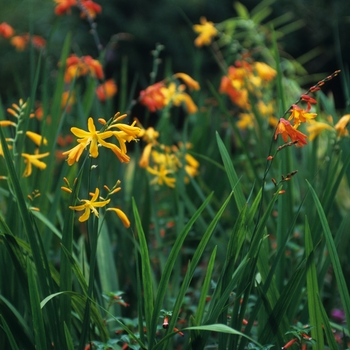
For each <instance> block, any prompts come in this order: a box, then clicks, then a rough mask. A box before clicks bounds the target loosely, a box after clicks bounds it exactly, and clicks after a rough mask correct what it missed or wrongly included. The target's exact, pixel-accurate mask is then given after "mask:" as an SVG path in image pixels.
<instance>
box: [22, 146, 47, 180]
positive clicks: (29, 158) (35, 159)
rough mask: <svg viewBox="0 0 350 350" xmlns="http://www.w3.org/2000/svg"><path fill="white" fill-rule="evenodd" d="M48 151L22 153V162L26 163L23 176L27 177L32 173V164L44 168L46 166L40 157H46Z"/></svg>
mask: <svg viewBox="0 0 350 350" xmlns="http://www.w3.org/2000/svg"><path fill="white" fill-rule="evenodd" d="M49 154H50V153H49V152H46V153H42V154H28V153H22V157H23V158H24V163H25V164H26V168H25V170H24V173H23V176H24V177H28V176H30V175H31V173H32V165H34V166H36V167H37V168H39V169H41V170H44V169H45V168H46V164H45V163H44V162H42V161H41V160H39V159H41V158H44V157H47V156H48V155H49Z"/></svg>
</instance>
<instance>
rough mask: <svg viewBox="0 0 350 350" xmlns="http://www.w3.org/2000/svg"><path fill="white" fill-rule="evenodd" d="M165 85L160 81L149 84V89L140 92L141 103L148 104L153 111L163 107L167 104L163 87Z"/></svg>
mask: <svg viewBox="0 0 350 350" xmlns="http://www.w3.org/2000/svg"><path fill="white" fill-rule="evenodd" d="M164 87H165V85H164V83H163V82H159V83H156V84H153V85H151V86H149V87H148V88H147V89H145V90H142V91H141V92H140V97H139V99H140V103H141V104H143V105H144V106H146V107H147V108H148V109H149V110H150V111H151V112H155V111H156V110H159V109H162V108H163V107H165V106H166V99H165V96H164V94H163V93H162V92H161V89H162V88H164Z"/></svg>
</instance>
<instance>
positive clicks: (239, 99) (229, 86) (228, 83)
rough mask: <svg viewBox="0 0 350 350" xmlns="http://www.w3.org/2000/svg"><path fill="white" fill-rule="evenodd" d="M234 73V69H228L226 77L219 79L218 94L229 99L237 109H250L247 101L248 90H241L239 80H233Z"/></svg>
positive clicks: (241, 86)
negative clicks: (224, 95)
mask: <svg viewBox="0 0 350 350" xmlns="http://www.w3.org/2000/svg"><path fill="white" fill-rule="evenodd" d="M234 71H236V68H235V67H232V66H231V67H229V74H228V76H224V77H222V78H221V83H220V87H219V92H220V93H221V94H226V95H228V96H229V97H230V99H231V101H232V102H233V103H234V104H236V105H237V106H238V107H241V108H243V109H250V105H249V101H248V90H247V89H244V88H243V84H242V81H241V80H238V79H235V78H233V76H232V75H231V73H232V72H234Z"/></svg>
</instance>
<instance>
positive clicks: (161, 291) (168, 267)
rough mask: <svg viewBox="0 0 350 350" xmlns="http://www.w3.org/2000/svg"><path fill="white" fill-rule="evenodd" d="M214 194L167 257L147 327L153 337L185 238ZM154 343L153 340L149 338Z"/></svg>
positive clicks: (209, 197)
mask: <svg viewBox="0 0 350 350" xmlns="http://www.w3.org/2000/svg"><path fill="white" fill-rule="evenodd" d="M212 196H213V194H210V195H209V196H208V198H207V199H206V200H205V201H204V202H203V204H202V205H201V206H200V207H199V208H198V210H197V211H196V212H195V213H194V214H193V215H192V217H191V219H190V220H189V221H188V223H187V224H186V226H185V227H184V228H183V229H182V231H181V232H180V234H179V235H178V237H177V238H176V241H175V243H174V245H173V247H172V249H171V252H170V254H169V257H168V259H167V262H166V264H165V266H164V270H163V273H162V277H161V279H160V282H159V285H158V291H157V296H156V300H155V303H154V311H153V312H154V313H153V315H152V320H151V323H150V324H149V325H148V324H147V328H148V327H149V328H151V329H152V332H151V334H152V339H153V338H154V337H155V334H156V331H157V324H158V318H159V314H160V310H161V308H162V305H163V302H164V297H165V294H166V290H167V288H168V287H169V286H168V284H169V279H170V275H171V273H172V271H173V269H174V265H175V263H176V260H177V258H178V255H179V253H180V250H181V248H182V245H183V242H184V240H185V238H186V237H187V234H188V233H189V232H190V230H191V228H192V226H193V224H194V223H195V222H196V221H197V219H198V218H199V217H200V215H201V213H202V211H203V210H204V208H205V207H206V206H207V205H208V203H209V201H210V199H211V198H212ZM149 341H150V342H151V344H152V342H153V340H152V341H151V340H149Z"/></svg>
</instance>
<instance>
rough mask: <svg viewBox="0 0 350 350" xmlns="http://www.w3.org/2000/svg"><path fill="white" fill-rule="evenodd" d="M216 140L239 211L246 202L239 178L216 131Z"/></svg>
mask: <svg viewBox="0 0 350 350" xmlns="http://www.w3.org/2000/svg"><path fill="white" fill-rule="evenodd" d="M216 141H217V143H218V147H219V151H220V154H221V158H222V161H223V163H224V167H225V170H226V174H227V177H228V180H229V182H230V185H231V189H232V191H234V197H235V201H236V204H237V208H238V210H239V211H241V210H242V208H243V207H244V205H245V204H246V200H245V198H244V195H243V191H242V189H241V187H240V186H239V178H238V176H237V173H236V171H235V169H234V167H233V164H232V161H231V158H230V155H229V154H228V152H227V149H226V147H225V145H224V143H223V142H222V140H221V138H220V136H219V134H218V132H217V133H216Z"/></svg>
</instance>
